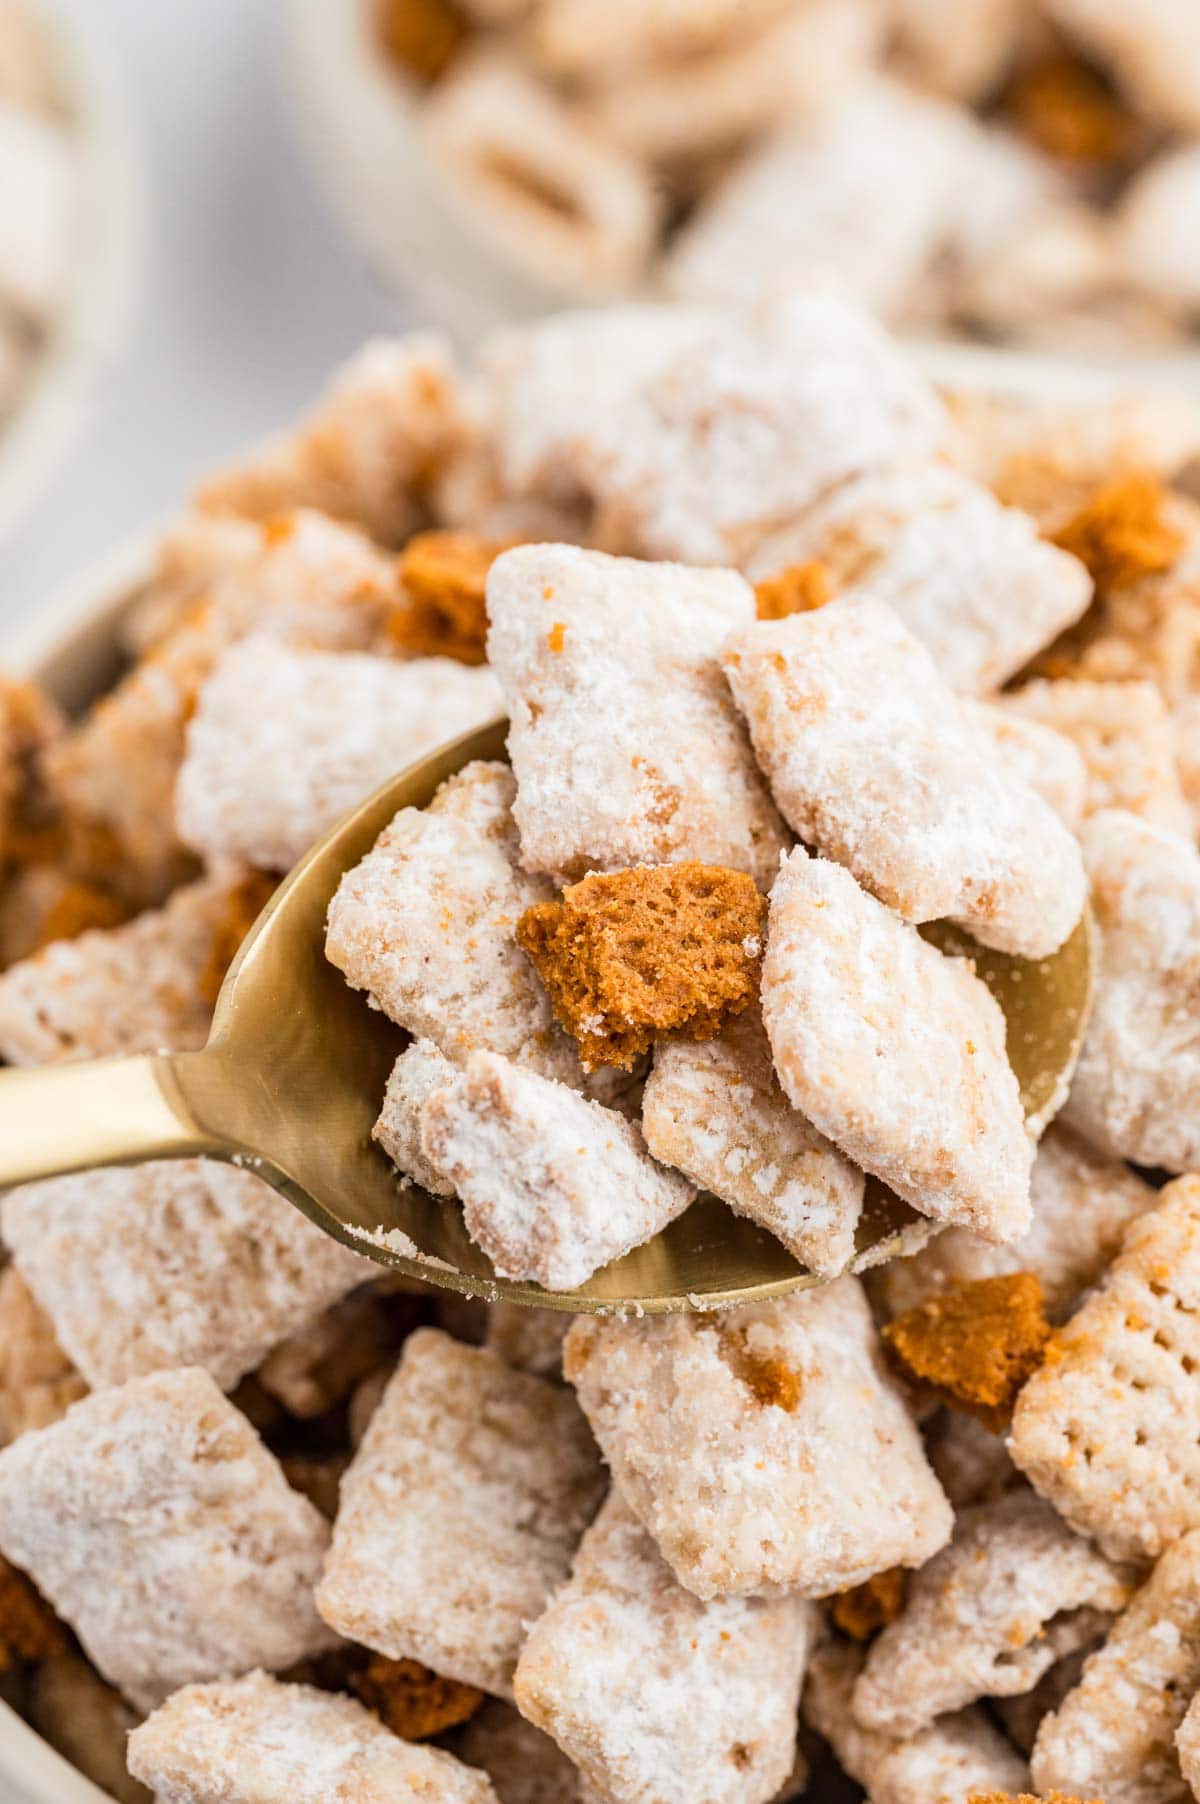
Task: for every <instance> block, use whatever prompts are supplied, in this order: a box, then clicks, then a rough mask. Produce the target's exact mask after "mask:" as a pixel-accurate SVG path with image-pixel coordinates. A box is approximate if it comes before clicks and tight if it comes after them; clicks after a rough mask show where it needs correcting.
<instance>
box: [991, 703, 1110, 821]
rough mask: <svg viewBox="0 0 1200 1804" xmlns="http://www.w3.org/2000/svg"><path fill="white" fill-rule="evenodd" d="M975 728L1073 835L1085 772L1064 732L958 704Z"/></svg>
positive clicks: (1001, 712)
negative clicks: (961, 706) (985, 733)
mask: <svg viewBox="0 0 1200 1804" xmlns="http://www.w3.org/2000/svg"><path fill="white" fill-rule="evenodd" d="M964 705H965V706H966V708H967V711H968V714H969V716H970V717H971V719H973V720H974V721H975V723H976V725H977V726H980V727H983V728H985V729H986V731H987V732H988V734H989V735H990V736H991V738H992V740H993V742H994V744H995V747H996V750H997V752H998V753H999V754H1000V757H1001V759H1002V760H1003V761H1004V763H1005V764H1007V766H1008V768H1009V769H1010V770H1011V771H1012V773H1013V775H1014V776H1016V777H1018V778H1020V780H1021V781H1022V782H1023V783H1028V785H1029V787H1030V788H1031V789H1034V790H1036V791H1037V793H1038V795H1040V796H1041V798H1042V800H1043V801H1044V802H1048V803H1049V805H1050V807H1051V808H1053V810H1054V812H1055V814H1057V815H1058V816H1059V817H1060V818H1061V820H1062V821H1063V822H1064V823H1065V824H1066V826H1068V827H1069V828H1070V829H1071V831H1072V833H1074V832H1075V831H1076V830H1077V828H1078V826H1079V823H1080V821H1081V820H1082V819H1083V814H1084V807H1085V804H1086V801H1087V789H1088V773H1087V767H1086V766H1085V764H1084V762H1083V758H1082V757H1081V756H1080V753H1079V751H1078V750H1077V748H1076V747H1075V746H1074V745H1073V744H1072V742H1071V741H1070V739H1068V738H1067V737H1066V736H1065V734H1063V733H1060V732H1056V731H1055V729H1054V728H1053V727H1052V726H1043V725H1042V723H1041V722H1040V721H1038V720H1029V719H1027V718H1026V717H1025V715H1024V714H1019V713H1013V712H1010V711H1009V710H1008V709H1006V708H1003V707H1000V706H997V705H995V704H994V703H992V702H972V701H968V702H966V703H965V704H964Z"/></svg>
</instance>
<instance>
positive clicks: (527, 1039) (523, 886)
mask: <svg viewBox="0 0 1200 1804" xmlns="http://www.w3.org/2000/svg"><path fill="white" fill-rule="evenodd" d="M515 790H516V785H515V783H514V781H513V777H512V773H511V772H510V771H508V770H507V769H506V768H505V767H504V766H503V765H502V764H468V765H467V766H466V767H465V769H463V770H461V771H459V772H458V774H457V776H454V777H450V778H449V779H448V780H447V781H446V782H445V783H443V784H442V786H441V788H440V789H439V790H438V792H437V794H436V795H435V796H434V798H433V801H432V802H431V803H430V804H429V807H428V808H424V809H420V808H402V809H401V810H400V812H399V814H397V815H396V817H395V818H394V820H393V821H392V822H391V824H390V826H388V827H387V828H385V830H384V831H383V833H382V834H381V835H380V837H379V839H378V840H377V841H376V842H375V846H374V849H373V850H372V851H371V852H369V853H368V854H367V856H366V858H364V859H363V861H362V863H361V864H360V865H358V866H356V867H355V869H354V870H352V871H348V872H347V874H346V875H345V876H344V877H343V878H342V881H341V883H340V884H339V886H338V890H337V894H336V895H335V896H334V898H333V901H332V903H331V904H330V909H329V930H328V937H327V939H326V946H325V950H326V956H327V957H328V958H330V959H331V960H332V962H333V963H334V964H335V965H336V966H337V967H338V969H339V971H342V972H344V973H345V975H346V979H347V982H349V983H350V984H352V985H353V987H354V988H355V989H357V990H366V991H367V992H368V994H369V995H370V997H371V999H372V1001H373V1002H374V1003H375V1004H376V1005H377V1006H378V1007H379V1008H381V1009H382V1010H383V1011H384V1013H385V1014H387V1015H390V1016H391V1018H392V1020H393V1021H398V1022H399V1023H400V1025H401V1026H402V1027H406V1028H407V1029H408V1031H409V1032H410V1033H411V1034H413V1035H414V1036H416V1037H417V1038H418V1039H424V1040H429V1041H432V1043H433V1044H434V1046H436V1047H437V1048H438V1050H439V1051H440V1052H442V1053H444V1054H445V1055H446V1056H447V1057H448V1058H452V1059H454V1060H456V1061H459V1060H461V1059H464V1058H465V1057H466V1056H467V1055H468V1054H469V1053H471V1052H473V1051H474V1050H476V1049H477V1048H480V1047H484V1048H487V1049H488V1050H490V1051H494V1052H502V1053H505V1054H506V1055H507V1056H509V1057H510V1058H514V1059H520V1060H522V1061H523V1062H525V1063H527V1064H529V1065H530V1066H532V1067H533V1068H534V1069H535V1070H538V1071H542V1072H544V1073H545V1074H546V1075H547V1076H550V1077H561V1078H563V1079H564V1080H565V1081H567V1082H578V1081H579V1075H580V1072H579V1060H578V1058H577V1056H576V1054H575V1050H574V1048H573V1047H572V1045H571V1042H570V1041H569V1040H568V1038H567V1036H566V1035H565V1034H564V1033H562V1031H561V1030H560V1029H559V1028H558V1027H556V1026H555V1023H554V1017H553V1014H552V1012H551V1008H550V1002H549V998H548V997H547V996H546V993H545V991H544V990H543V989H542V987H541V985H540V984H539V982H538V980H537V977H536V976H535V974H534V971H533V969H532V967H531V966H530V964H529V961H528V959H527V958H526V957H525V955H524V953H523V952H522V951H521V950H520V948H519V947H518V945H517V942H516V925H517V921H518V920H519V918H520V916H521V915H522V914H523V913H524V911H525V910H526V909H527V908H529V907H531V906H532V905H533V904H534V903H535V902H545V901H549V900H550V898H551V896H552V895H553V893H554V892H553V888H552V886H551V884H550V883H549V882H548V881H547V880H546V879H545V878H543V877H535V876H530V875H529V874H528V873H527V872H525V871H524V870H522V869H521V866H520V863H519V862H518V846H517V831H516V827H515V826H514V824H513V818H512V813H511V808H512V801H513V796H514V794H515ZM0 995H2V991H0Z"/></svg>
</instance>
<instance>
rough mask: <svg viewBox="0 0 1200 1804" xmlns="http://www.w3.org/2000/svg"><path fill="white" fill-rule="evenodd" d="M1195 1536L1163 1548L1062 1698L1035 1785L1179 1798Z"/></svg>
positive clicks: (1126, 1797) (1192, 1674) (1190, 1670)
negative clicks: (1178, 1734) (1179, 1734)
mask: <svg viewBox="0 0 1200 1804" xmlns="http://www.w3.org/2000/svg"><path fill="white" fill-rule="evenodd" d="M1198 1620H1200V1535H1196V1534H1189V1535H1185V1536H1184V1537H1183V1539H1182V1540H1180V1541H1177V1542H1176V1543H1175V1545H1174V1546H1173V1547H1169V1548H1168V1549H1167V1551H1166V1552H1165V1553H1164V1554H1163V1556H1162V1558H1161V1559H1160V1560H1159V1562H1158V1564H1157V1566H1156V1567H1155V1568H1154V1571H1153V1572H1152V1573H1151V1575H1150V1577H1149V1579H1148V1581H1147V1582H1146V1584H1145V1585H1143V1587H1142V1589H1141V1590H1140V1591H1138V1592H1137V1593H1136V1594H1135V1596H1134V1598H1133V1600H1132V1602H1131V1603H1130V1604H1129V1606H1128V1608H1127V1609H1126V1610H1125V1612H1124V1614H1123V1615H1121V1616H1119V1617H1118V1618H1117V1620H1116V1622H1115V1623H1114V1624H1113V1626H1112V1628H1111V1629H1110V1630H1109V1632H1108V1638H1107V1640H1106V1641H1105V1643H1104V1645H1103V1646H1102V1647H1101V1648H1099V1649H1098V1651H1097V1652H1096V1653H1095V1654H1093V1656H1092V1658H1091V1659H1090V1660H1089V1661H1088V1663H1087V1665H1086V1666H1085V1667H1084V1669H1083V1677H1082V1678H1081V1680H1080V1682H1079V1684H1078V1685H1077V1686H1076V1687H1075V1689H1074V1691H1072V1692H1069V1693H1068V1695H1067V1697H1066V1698H1065V1700H1064V1701H1063V1703H1062V1705H1061V1706H1060V1707H1059V1709H1058V1710H1056V1711H1055V1712H1054V1713H1053V1714H1052V1715H1050V1716H1047V1717H1046V1718H1045V1719H1044V1720H1043V1722H1042V1724H1041V1727H1040V1728H1039V1730H1038V1734H1037V1740H1036V1741H1035V1742H1034V1745H1033V1756H1032V1759H1031V1761H1030V1769H1031V1771H1032V1774H1033V1782H1034V1785H1035V1786H1036V1787H1037V1789H1038V1791H1039V1792H1049V1791H1054V1790H1061V1791H1068V1792H1071V1793H1074V1794H1076V1795H1077V1796H1079V1797H1081V1798H1086V1797H1090V1796H1092V1795H1096V1796H1098V1797H1101V1798H1103V1799H1104V1800H1105V1804H1163V1801H1164V1800H1168V1799H1169V1800H1172V1801H1176V1800H1177V1801H1178V1804H1182V1801H1183V1800H1184V1799H1185V1798H1186V1795H1187V1794H1186V1791H1185V1788H1184V1785H1183V1783H1182V1781H1181V1779H1180V1774H1179V1765H1178V1757H1177V1755H1176V1751H1175V1745H1174V1738H1175V1731H1176V1730H1177V1729H1178V1727H1179V1725H1180V1722H1181V1721H1182V1720H1183V1716H1184V1713H1185V1711H1186V1709H1187V1705H1188V1700H1189V1698H1190V1697H1191V1695H1192V1693H1193V1692H1194V1691H1195V1690H1196V1687H1197V1685H1198V1684H1200V1632H1198V1630H1197V1622H1198Z"/></svg>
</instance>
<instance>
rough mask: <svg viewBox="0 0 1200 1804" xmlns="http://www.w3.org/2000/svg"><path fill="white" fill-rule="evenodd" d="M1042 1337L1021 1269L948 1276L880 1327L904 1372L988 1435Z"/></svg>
mask: <svg viewBox="0 0 1200 1804" xmlns="http://www.w3.org/2000/svg"><path fill="white" fill-rule="evenodd" d="M1049 1334H1050V1329H1049V1326H1048V1324H1047V1321H1046V1315H1045V1306H1044V1298H1043V1294H1042V1286H1041V1283H1040V1282H1039V1280H1038V1279H1037V1278H1035V1277H1034V1275H1033V1273H1032V1272H1021V1271H1016V1272H1006V1273H1003V1274H1001V1275H999V1276H997V1277H994V1278H975V1279H959V1280H956V1281H952V1282H951V1283H949V1284H948V1285H947V1286H946V1288H945V1289H944V1290H941V1291H938V1292H937V1293H936V1294H935V1295H933V1296H931V1297H927V1298H926V1300H925V1301H924V1302H923V1303H918V1304H917V1305H916V1306H915V1308H912V1309H909V1310H906V1311H905V1313H904V1314H903V1315H898V1316H897V1317H896V1319H895V1320H894V1321H892V1322H889V1323H888V1324H887V1326H886V1327H885V1328H884V1330H883V1338H884V1340H885V1341H886V1343H887V1345H888V1347H889V1349H890V1351H891V1353H892V1355H893V1357H894V1358H895V1359H896V1360H897V1361H898V1363H899V1365H900V1368H901V1370H902V1371H903V1372H904V1373H905V1375H906V1376H908V1377H910V1378H915V1379H917V1380H918V1381H919V1382H920V1383H922V1384H925V1385H928V1386H929V1387H930V1389H932V1391H933V1392H934V1394H935V1395H936V1396H938V1397H939V1398H941V1399H942V1401H943V1402H946V1403H949V1404H950V1405H951V1406H952V1407H953V1408H955V1409H962V1410H965V1411H966V1412H967V1414H968V1415H972V1416H977V1417H978V1418H979V1420H980V1421H981V1422H982V1423H983V1424H984V1427H985V1428H990V1429H992V1431H993V1432H994V1433H999V1431H1000V1430H1001V1429H1002V1428H1003V1427H1004V1426H1005V1424H1006V1423H1007V1422H1008V1420H1009V1417H1010V1416H1011V1414H1012V1408H1013V1402H1014V1400H1015V1398H1016V1396H1017V1393H1018V1391H1019V1390H1020V1389H1021V1386H1022V1385H1023V1384H1025V1383H1026V1382H1027V1380H1028V1379H1029V1377H1030V1375H1031V1374H1032V1373H1033V1372H1035V1371H1036V1370H1037V1368H1038V1366H1039V1365H1040V1364H1041V1362H1042V1359H1043V1357H1044V1355H1045V1347H1046V1342H1047V1339H1048V1338H1049Z"/></svg>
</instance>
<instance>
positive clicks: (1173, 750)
mask: <svg viewBox="0 0 1200 1804" xmlns="http://www.w3.org/2000/svg"><path fill="white" fill-rule="evenodd" d="M1002 705H1003V707H1004V708H1005V709H1007V710H1009V711H1011V712H1012V713H1013V714H1014V715H1019V716H1020V717H1021V718H1022V719H1024V720H1028V721H1040V722H1042V723H1043V724H1044V725H1046V726H1048V727H1054V728H1055V729H1056V730H1057V731H1058V732H1059V733H1061V734H1063V735H1064V736H1065V737H1067V738H1068V739H1070V740H1072V741H1073V743H1074V744H1075V745H1076V746H1077V747H1078V749H1079V751H1080V753H1081V754H1082V756H1083V760H1084V764H1085V766H1086V768H1087V776H1088V792H1087V803H1086V812H1087V813H1088V814H1095V813H1097V812H1098V811H1099V810H1100V809H1102V808H1123V809H1126V810H1128V812H1129V813H1130V814H1137V815H1140V816H1141V817H1142V819H1143V820H1147V821H1150V822H1151V823H1152V825H1154V826H1156V827H1162V828H1163V829H1164V830H1166V831H1168V832H1172V833H1182V834H1184V835H1185V836H1188V837H1190V836H1191V815H1190V811H1189V809H1188V806H1187V802H1186V801H1185V799H1184V794H1183V789H1182V786H1181V784H1180V781H1179V769H1178V766H1177V763H1176V755H1177V751H1178V745H1177V740H1176V731H1175V726H1174V723H1173V721H1172V719H1171V716H1170V714H1169V713H1168V711H1167V705H1166V703H1165V701H1164V700H1163V698H1162V695H1161V694H1160V693H1159V691H1158V689H1156V688H1155V686H1154V684H1153V683H1136V682H1135V683H1089V682H1084V681H1073V680H1071V679H1069V678H1064V679H1062V680H1059V681H1054V682H1048V681H1046V680H1045V679H1039V680H1036V681H1034V682H1032V683H1026V684H1025V685H1024V687H1023V688H1021V689H1018V690H1017V691H1016V693H1015V694H1013V695H1006V696H1005V697H1004V700H1003V704H1002Z"/></svg>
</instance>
